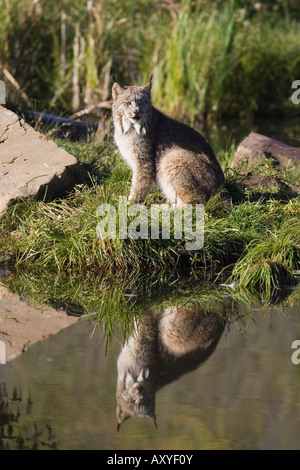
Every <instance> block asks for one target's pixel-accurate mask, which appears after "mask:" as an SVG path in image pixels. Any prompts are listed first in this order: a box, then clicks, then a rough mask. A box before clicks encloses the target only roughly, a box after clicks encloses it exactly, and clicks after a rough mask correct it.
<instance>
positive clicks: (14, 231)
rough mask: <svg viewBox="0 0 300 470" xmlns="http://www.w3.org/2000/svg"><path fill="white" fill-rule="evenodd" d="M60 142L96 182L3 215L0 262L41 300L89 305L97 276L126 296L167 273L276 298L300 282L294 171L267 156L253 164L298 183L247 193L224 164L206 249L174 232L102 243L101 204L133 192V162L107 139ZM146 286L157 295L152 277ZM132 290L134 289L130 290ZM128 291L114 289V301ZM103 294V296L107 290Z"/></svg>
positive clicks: (209, 214) (209, 213) (156, 197)
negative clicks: (189, 247) (279, 166)
mask: <svg viewBox="0 0 300 470" xmlns="http://www.w3.org/2000/svg"><path fill="white" fill-rule="evenodd" d="M60 143H61V144H62V145H63V146H64V147H65V148H66V149H67V150H69V151H70V152H72V153H73V154H75V155H76V156H78V157H79V158H81V161H82V163H83V164H84V165H85V167H86V169H87V170H88V172H89V174H90V184H86V185H81V186H77V188H76V189H75V191H74V192H73V193H72V194H70V195H69V196H68V197H66V198H64V199H61V200H54V201H49V202H46V201H36V200H34V199H32V200H25V201H22V200H20V201H19V202H17V203H16V204H15V205H13V206H11V207H10V208H9V210H8V211H7V213H6V214H5V215H4V217H3V218H2V219H1V225H0V231H1V239H2V244H1V251H0V262H1V263H2V264H6V265H10V266H14V268H13V270H15V269H17V270H18V271H19V272H22V271H23V273H25V275H24V276H23V277H22V282H21V284H22V285H24V286H25V285H28V281H26V282H25V281H24V280H25V279H31V282H33V284H34V285H35V287H34V288H29V290H30V291H31V294H30V296H32V295H33V293H34V292H40V294H39V296H38V298H39V299H41V297H40V296H41V295H45V297H44V299H43V300H45V301H49V299H54V298H56V301H57V302H58V303H60V302H63V303H64V304H67V303H68V302H71V304H74V305H77V306H78V305H79V306H83V305H85V304H86V301H84V300H83V297H84V296H85V295H86V293H87V292H88V291H87V290H86V289H87V286H88V285H90V286H92V285H93V282H96V284H97V285H99V286H102V287H103V286H105V285H106V284H105V283H106V282H107V280H108V279H110V283H111V281H112V280H113V281H117V283H119V284H120V283H121V284H122V286H123V288H122V290H121V292H124V289H125V291H126V286H125V287H124V279H127V281H126V282H128V286H134V285H136V286H137V285H139V283H140V282H141V281H140V280H138V279H139V278H140V279H145V277H146V278H147V277H150V279H154V277H157V276H160V279H161V276H162V278H163V279H164V281H166V280H170V279H172V280H173V279H174V278H175V279H176V277H180V276H187V277H188V278H190V279H191V280H197V279H203V275H204V274H205V275H209V276H210V277H211V278H212V279H216V276H217V280H218V283H220V282H222V283H226V282H227V283H229V284H231V283H235V285H236V288H237V289H238V290H239V289H244V290H245V291H247V292H249V293H250V296H253V299H261V298H263V299H265V300H267V301H271V299H274V298H276V295H275V297H274V288H275V289H278V288H281V287H285V286H292V285H295V284H296V283H297V279H298V272H299V269H300V239H299V233H300V197H299V187H297V186H295V184H296V183H297V176H296V175H295V172H293V170H292V169H289V170H286V171H285V172H279V171H278V170H277V169H276V168H274V167H272V165H271V163H268V162H266V163H265V164H263V165H260V166H258V167H256V168H255V169H254V170H253V171H254V172H255V171H256V172H257V173H258V174H263V175H267V176H269V177H272V178H273V181H274V182H277V183H280V181H281V180H282V179H283V180H285V181H286V182H287V181H292V182H293V185H292V188H294V189H293V190H291V191H290V192H289V191H287V190H285V191H282V189H281V186H280V184H277V185H276V184H274V188H272V187H271V188H270V187H268V189H267V190H266V189H265V188H263V187H261V188H259V187H258V188H255V189H253V188H252V189H251V187H247V186H246V184H245V179H244V175H245V173H243V171H242V168H240V169H238V171H236V170H226V175H227V180H226V188H225V190H224V191H223V193H222V194H217V195H216V196H214V197H213V198H212V199H211V200H210V201H209V203H208V204H207V206H206V208H205V231H204V247H203V249H201V250H197V251H196V250H195V251H192V250H191V251H188V252H187V251H186V250H185V249H184V248H185V240H184V239H183V240H176V239H174V238H172V237H171V239H169V240H168V239H166V240H163V239H161V238H159V239H157V240H153V239H150V238H148V239H137V240H133V239H131V238H130V237H128V238H127V239H119V238H118V237H116V239H108V238H107V239H103V240H101V239H99V238H98V237H97V234H96V227H97V223H98V221H99V218H97V215H96V211H97V207H98V206H99V205H100V204H102V203H104V202H109V203H110V204H112V205H114V207H115V208H116V209H118V197H119V196H120V195H124V194H125V195H126V194H128V192H129V184H130V174H129V171H128V168H127V167H126V165H125V163H124V162H123V161H122V160H121V158H120V157H119V156H118V154H117V153H116V150H115V147H114V145H113V143H111V142H110V141H108V140H105V141H101V140H100V141H95V140H91V141H90V142H89V143H87V142H85V143H84V142H81V143H77V144H73V143H71V142H68V141H61V142H60ZM232 155H233V149H232V150H230V151H229V152H225V153H224V152H222V153H220V155H218V158H219V160H220V161H221V163H222V164H223V166H224V165H228V164H229V163H230V159H231V158H232ZM80 156H81V157H80ZM298 183H299V181H298ZM297 188H298V192H297ZM153 202H156V203H161V202H163V199H162V196H161V195H160V193H159V192H158V191H157V190H155V191H153V192H152V193H151V194H150V195H149V197H148V199H147V201H146V207H147V205H148V204H149V203H153ZM43 273H44V274H43ZM151 276H152V277H151ZM34 279H37V283H35V281H34ZM41 279H44V280H45V282H43V283H42V282H41ZM49 279H51V282H50V281H49ZM93 279H94V280H93ZM95 279H97V281H95ZM103 279H104V281H103ZM49 282H50V284H51V286H52V287H51V286H50V285H49ZM103 282H104V284H103ZM151 282H153V284H154V285H155V282H154V281H151ZM172 282H173V281H172ZM47 283H48V284H47ZM53 284H54V287H53ZM125 284H126V283H125ZM58 285H61V286H65V287H66V286H68V288H67V289H65V291H64V289H58V290H59V295H57V294H55V295H54V294H53V289H57V286H58ZM147 285H148V288H147V289H150V291H151V289H152V288H149V282H148V283H147ZM38 286H40V288H39V287H38ZM47 286H48V287H47ZM72 286H73V287H72ZM102 287H101V289H102ZM128 288H129V291H130V289H131V287H128ZM128 288H127V290H128ZM93 289H94V288H93V287H91V291H90V294H89V295H88V297H89V298H91V297H92V298H94V299H99V295H100V293H99V290H98V288H97V289H96V292H97V293H96V294H95V295H94V294H91V292H92V291H93ZM63 291H64V292H65V293H64V292H63ZM111 291H112V287H110V289H108V291H106V289H104V291H103V292H110V294H109V295H108V300H109V299H111ZM79 292H81V294H79ZM235 293H237V292H235ZM65 295H67V297H68V298H66V297H65ZM122 295H123V294H122V293H121V294H119V295H117V297H118V299H120V298H122ZM195 295H196V294H195ZM80 296H81V297H80ZM82 296H83V297H82ZM243 296H244V294H243ZM73 297H74V298H73ZM100 297H101V298H102V299H105V294H102V295H101V296H100ZM143 300H145V295H143ZM114 302H115V300H114ZM109 308H110V307H109ZM96 310H98V308H96V307H95V305H94V304H93V303H92V304H91V305H89V306H88V307H87V308H86V307H83V311H89V312H93V311H96ZM110 310H111V311H114V312H119V313H120V318H121V317H122V315H125V316H126V315H127V313H126V309H124V306H123V304H122V303H120V305H119V308H118V309H117V308H116V307H114V308H110ZM116 314H117V313H116ZM125 323H126V322H125ZM125 323H124V324H125Z"/></svg>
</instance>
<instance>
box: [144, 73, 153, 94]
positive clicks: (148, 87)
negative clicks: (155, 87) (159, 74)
mask: <svg viewBox="0 0 300 470" xmlns="http://www.w3.org/2000/svg"><path fill="white" fill-rule="evenodd" d="M152 78H153V74H152V75H151V76H150V78H149V82H148V83H147V84H146V85H144V86H143V91H145V92H146V93H148V95H149V96H150V95H151V88H152Z"/></svg>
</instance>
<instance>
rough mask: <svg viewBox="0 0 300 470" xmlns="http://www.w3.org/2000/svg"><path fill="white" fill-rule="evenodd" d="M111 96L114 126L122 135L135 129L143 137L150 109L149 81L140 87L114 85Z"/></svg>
mask: <svg viewBox="0 0 300 470" xmlns="http://www.w3.org/2000/svg"><path fill="white" fill-rule="evenodd" d="M112 96H113V100H114V101H113V115H114V121H115V125H117V126H118V125H119V126H120V127H121V130H122V133H123V134H126V133H127V132H128V131H129V130H130V129H131V128H135V130H136V131H137V133H138V134H142V135H145V134H146V132H147V122H148V121H149V117H150V116H151V109H152V105H151V81H150V82H149V83H147V85H145V86H142V87H139V86H128V87H123V86H122V85H120V84H119V83H114V85H113V88H112Z"/></svg>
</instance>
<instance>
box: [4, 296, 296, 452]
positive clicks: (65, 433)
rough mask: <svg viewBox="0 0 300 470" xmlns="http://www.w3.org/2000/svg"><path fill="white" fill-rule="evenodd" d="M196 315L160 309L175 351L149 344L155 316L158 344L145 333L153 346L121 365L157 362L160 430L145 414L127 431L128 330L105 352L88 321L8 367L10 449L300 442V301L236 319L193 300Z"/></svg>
mask: <svg viewBox="0 0 300 470" xmlns="http://www.w3.org/2000/svg"><path fill="white" fill-rule="evenodd" d="M227 313H228V307H227ZM186 314H187V311H186V310H184V308H183V309H182V310H180V309H177V310H176V311H174V309H173V310H172V309H171V310H169V311H168V312H165V315H164V316H163V317H160V318H162V323H160V324H159V326H158V329H159V331H160V333H159V334H160V341H164V342H165V344H166V345H167V347H166V349H169V351H171V353H166V351H165V350H164V351H163V350H162V349H161V348H157V347H156V346H155V344H157V340H151V338H150V340H149V336H151V334H152V333H151V331H154V330H153V328H154V329H155V331H156V332H157V328H156V327H153V322H154V320H153V318H154V316H155V312H154V313H153V312H151V313H150V316H149V318H150V317H151V318H150V320H149V322H148V323H149V325H150V326H151V328H152V330H151V329H150V330H149V329H148V330H147V331H148V333H147V334H148V336H147V335H146V336H147V338H148V343H147V341H146V342H145V337H146V336H144V339H142V340H141V341H140V343H143V341H144V346H142V347H144V348H145V349H147V348H148V353H149V351H150V350H151V354H148V353H147V352H144V353H141V350H139V348H137V347H136V348H135V357H134V358H133V359H132V358H131V359H130V361H131V364H130V365H129V366H128V364H125V366H124V365H122V367H123V366H124V367H129V368H131V373H132V374H134V371H133V369H134V367H135V366H136V364H137V363H138V362H139V361H140V363H142V362H143V361H144V362H143V364H142V366H141V367H144V368H146V366H147V367H148V369H149V371H150V372H148V373H150V379H151V377H152V378H153V377H154V376H156V382H157V383H158V382H159V383H160V385H159V386H157V387H156V388H157V390H156V391H154V392H153V393H154V395H156V403H155V410H154V412H155V414H156V422H157V427H155V425H154V421H153V419H149V418H147V417H135V418H130V419H127V420H126V421H124V422H123V423H122V425H121V427H120V429H119V431H117V417H116V406H117V401H116V387H117V375H118V370H117V361H118V357H119V355H120V353H121V352H122V353H121V354H123V356H121V357H123V359H124V357H125V359H124V361H125V362H126V360H127V358H126V351H125V350H124V346H123V344H122V343H123V342H122V338H119V339H118V337H117V336H118V335H117V334H116V335H114V337H115V338H114V339H113V340H112V341H111V343H110V346H109V347H108V349H107V350H106V341H105V339H104V335H103V329H102V327H101V326H99V327H97V328H96V329H94V326H93V325H92V324H91V322H90V321H89V320H88V319H84V318H82V319H80V320H79V321H78V322H77V323H76V324H74V325H72V326H70V327H68V328H66V329H65V330H62V331H61V332H60V333H58V334H56V335H54V336H52V337H49V338H47V339H45V340H44V341H42V342H39V343H37V344H36V345H35V346H33V347H32V348H31V349H30V350H29V351H27V352H25V353H23V354H22V355H21V356H20V357H18V358H16V359H15V360H13V361H12V362H11V363H8V364H6V365H1V366H0V377H1V380H0V382H1V397H2V407H3V404H5V403H6V406H7V411H8V413H10V428H9V427H8V426H7V425H6V426H4V431H5V432H4V434H5V435H6V437H4V438H3V439H2V445H4V447H5V446H9V447H10V448H13V449H14V448H17V447H18V445H19V446H20V445H22V446H23V447H25V448H26V447H28V448H32V447H33V446H34V447H37V448H38V449H48V448H56V449H82V450H84V449H95V450H96V449H107V450H123V449H128V450H132V449H135V450H148V449H149V450H173V449H176V450H179V449H180V450H188V449H300V397H299V393H300V392H299V391H300V364H296V363H293V361H292V354H293V353H297V351H295V349H292V343H293V342H294V341H295V340H297V339H300V306H294V307H288V308H284V309H280V310H279V309H276V308H274V307H273V308H267V309H265V308H264V307H263V305H260V304H258V305H256V306H255V307H253V306H251V307H246V306H244V305H243V306H239V307H238V308H237V309H235V314H234V316H232V312H231V313H230V314H229V316H228V315H227V316H226V319H227V320H228V321H225V322H223V321H221V320H220V316H218V315H214V314H213V313H205V312H203V310H201V309H200V310H199V308H198V307H197V306H195V308H194V310H193V308H191V307H189V311H188V314H189V318H192V323H191V324H190V325H189V326H187V327H184V326H183V325H184V323H185V324H186V319H187V315H186ZM153 315H154V316H153ZM176 322H177V324H176ZM149 325H148V326H149ZM156 326H157V324H156ZM146 329H147V320H146V323H143V327H142V329H141V330H139V335H140V336H139V338H140V339H141V335H143V334H144V333H145V331H146ZM189 329H190V330H189ZM149 331H150V333H149ZM187 335H189V336H190V339H189V340H186V336H187ZM156 338H157V337H156ZM182 339H184V341H182ZM133 341H134V340H133ZM146 343H147V344H146ZM149 344H150V346H149ZM183 349H184V350H183ZM141 354H144V357H143V358H141ZM147 354H148V356H147ZM172 354H173V359H172V360H170V357H171V356H172ZM175 356H176V358H175V359H174V357H175ZM184 356H185V357H184ZM150 357H151V359H150ZM294 357H296V358H297V354H295V355H294ZM299 358H300V354H299ZM130 361H129V362H130ZM132 361H133V362H134V363H135V366H133V365H132ZM147 361H148V364H146V363H147ZM121 362H122V361H121ZM294 362H295V361H294ZM296 362H297V361H296ZM120 367H121V366H120V365H119V368H120ZM144 374H146V375H147V372H145V373H144ZM158 375H160V377H158ZM150 379H149V380H150ZM127 385H128V384H127ZM2 432H3V431H2ZM20 443H21V444H20Z"/></svg>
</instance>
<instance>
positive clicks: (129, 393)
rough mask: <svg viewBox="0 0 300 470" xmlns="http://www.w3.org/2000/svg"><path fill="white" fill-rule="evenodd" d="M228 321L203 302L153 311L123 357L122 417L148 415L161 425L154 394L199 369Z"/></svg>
mask: <svg viewBox="0 0 300 470" xmlns="http://www.w3.org/2000/svg"><path fill="white" fill-rule="evenodd" d="M224 326H225V321H224V320H223V319H222V318H221V317H220V316H218V315H216V314H213V313H206V312H204V311H203V309H201V308H200V307H199V306H198V307H196V308H188V307H182V306H179V307H177V308H175V307H172V308H168V309H166V310H164V312H163V316H160V317H158V316H157V315H155V313H154V312H153V311H152V310H149V311H148V312H147V313H146V314H145V316H144V317H143V320H142V321H140V322H138V323H137V325H136V331H135V334H134V336H131V337H130V338H129V340H128V343H127V344H126V345H125V346H124V347H123V349H122V351H121V353H120V356H119V358H118V383H117V393H116V395H117V418H118V423H119V425H118V429H119V427H120V425H121V424H122V422H123V421H125V420H126V419H127V418H130V417H131V416H132V417H143V416H147V417H149V418H151V419H152V420H153V421H154V423H155V425H156V418H155V393H156V391H157V390H159V389H160V388H162V387H163V386H164V385H167V384H168V383H170V382H173V381H174V380H176V379H177V378H178V377H180V376H181V375H182V374H184V373H186V372H189V371H192V370H194V369H196V368H197V367H198V366H199V365H200V364H201V363H202V362H204V361H205V360H206V359H207V358H208V357H209V356H210V354H211V353H212V352H213V350H214V349H215V347H216V345H217V343H218V341H219V339H220V336H221V334H222V332H223V330H224Z"/></svg>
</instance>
